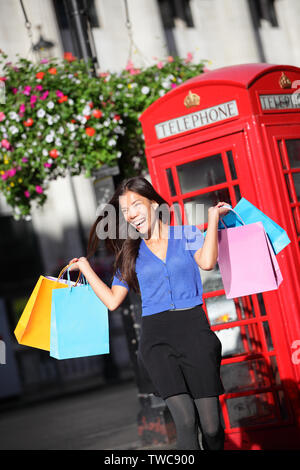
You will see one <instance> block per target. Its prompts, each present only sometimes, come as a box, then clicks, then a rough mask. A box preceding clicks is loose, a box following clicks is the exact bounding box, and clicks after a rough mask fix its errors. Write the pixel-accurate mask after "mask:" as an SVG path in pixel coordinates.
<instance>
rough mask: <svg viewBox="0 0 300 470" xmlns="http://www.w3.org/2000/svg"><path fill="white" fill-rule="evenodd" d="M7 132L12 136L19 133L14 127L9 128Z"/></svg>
mask: <svg viewBox="0 0 300 470" xmlns="http://www.w3.org/2000/svg"><path fill="white" fill-rule="evenodd" d="M9 130H10V132H11V133H12V135H14V134H18V132H19V129H18V128H17V127H16V126H10V128H9Z"/></svg>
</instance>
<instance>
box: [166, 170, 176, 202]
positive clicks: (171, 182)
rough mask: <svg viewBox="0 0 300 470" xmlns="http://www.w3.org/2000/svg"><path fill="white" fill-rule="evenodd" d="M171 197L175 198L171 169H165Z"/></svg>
mask: <svg viewBox="0 0 300 470" xmlns="http://www.w3.org/2000/svg"><path fill="white" fill-rule="evenodd" d="M166 173H167V177H168V183H169V188H170V193H171V196H176V188H175V183H174V179H173V175H172V170H171V168H167V169H166Z"/></svg>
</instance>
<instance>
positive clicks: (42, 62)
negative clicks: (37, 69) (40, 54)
mask: <svg viewBox="0 0 300 470" xmlns="http://www.w3.org/2000/svg"><path fill="white" fill-rule="evenodd" d="M48 62H49V61H48V59H41V61H40V63H41V64H48Z"/></svg>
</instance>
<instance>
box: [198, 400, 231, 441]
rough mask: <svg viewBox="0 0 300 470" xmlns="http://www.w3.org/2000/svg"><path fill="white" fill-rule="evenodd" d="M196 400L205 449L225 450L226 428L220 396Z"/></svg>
mask: <svg viewBox="0 0 300 470" xmlns="http://www.w3.org/2000/svg"><path fill="white" fill-rule="evenodd" d="M194 401H195V405H196V408H197V410H198V415H199V420H200V428H201V432H202V445H203V448H204V450H223V449H224V429H223V426H222V423H221V409H220V402H219V397H218V396H216V397H207V398H197V399H196V400H194Z"/></svg>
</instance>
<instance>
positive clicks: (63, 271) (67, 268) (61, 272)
mask: <svg viewBox="0 0 300 470" xmlns="http://www.w3.org/2000/svg"><path fill="white" fill-rule="evenodd" d="M71 264H72V263H70V264H67V266H65V267H64V268H62V270H61V271H60V273H59V275H58V278H57V280H59V279H60V278H61V277H62V276H63V274H64V273H65V272H66V271H67V275H68V281H69V282H71V281H70V275H69V267H70V266H71ZM81 274H82V273H81V271H79V274H78V278H77V280H76V282H75V285H74V287H75V286H76V285H77V283H78V281H79V279H80V276H81Z"/></svg>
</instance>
